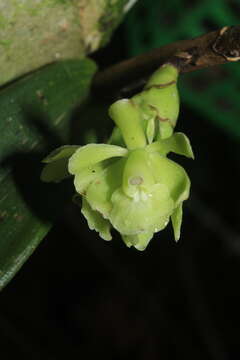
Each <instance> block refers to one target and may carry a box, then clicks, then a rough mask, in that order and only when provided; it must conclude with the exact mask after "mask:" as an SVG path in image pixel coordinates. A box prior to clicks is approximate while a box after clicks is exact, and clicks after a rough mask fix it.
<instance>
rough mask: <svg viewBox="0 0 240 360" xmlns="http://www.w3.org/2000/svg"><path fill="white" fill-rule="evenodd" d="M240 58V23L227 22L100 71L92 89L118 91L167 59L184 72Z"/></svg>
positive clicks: (147, 74)
mask: <svg viewBox="0 0 240 360" xmlns="http://www.w3.org/2000/svg"><path fill="white" fill-rule="evenodd" d="M238 60H240V25H236V26H229V27H228V26H225V27H223V28H222V29H220V30H217V31H212V32H210V33H207V34H205V35H202V36H199V37H197V38H194V39H190V40H182V41H177V42H174V43H172V44H168V45H165V46H163V47H161V48H158V49H154V50H152V51H150V52H148V53H146V54H142V55H138V56H136V57H133V58H131V59H128V60H125V61H122V62H120V63H118V64H115V65H113V66H111V67H109V68H108V69H106V70H103V71H101V72H98V73H97V74H96V76H95V79H94V82H93V89H94V90H96V91H98V92H101V93H102V92H105V93H112V92H113V91H119V90H120V89H121V88H122V87H124V86H126V85H128V84H130V83H133V82H136V81H139V80H140V79H143V78H144V77H146V76H149V75H150V74H151V73H152V72H153V71H154V70H156V69H157V68H158V67H159V66H160V65H162V64H163V63H165V62H173V63H174V64H175V66H177V67H178V69H179V70H180V72H183V73H184V72H190V71H195V70H199V69H202V68H205V67H208V66H214V65H220V64H225V63H227V62H230V61H238Z"/></svg>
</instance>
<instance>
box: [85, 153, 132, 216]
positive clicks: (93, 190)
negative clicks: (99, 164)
mask: <svg viewBox="0 0 240 360" xmlns="http://www.w3.org/2000/svg"><path fill="white" fill-rule="evenodd" d="M125 161H126V160H125V158H123V159H119V160H116V161H115V162H114V163H113V164H112V165H109V166H108V167H107V168H106V169H105V170H104V171H102V172H101V173H97V176H96V177H95V178H94V181H92V182H91V184H90V185H89V187H88V188H87V191H86V199H87V201H88V203H89V204H90V206H91V207H92V209H93V210H97V211H99V212H100V213H101V214H102V215H103V217H104V218H108V216H109V213H110V210H111V208H112V203H111V196H112V193H113V192H114V191H115V190H116V189H117V188H119V187H120V186H121V184H122V174H123V168H124V165H125Z"/></svg>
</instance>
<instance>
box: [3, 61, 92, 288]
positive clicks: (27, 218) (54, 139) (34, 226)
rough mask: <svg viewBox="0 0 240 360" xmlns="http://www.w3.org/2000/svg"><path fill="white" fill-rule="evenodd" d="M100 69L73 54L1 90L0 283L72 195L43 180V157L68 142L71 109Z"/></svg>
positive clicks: (24, 255) (81, 100)
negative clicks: (69, 58)
mask: <svg viewBox="0 0 240 360" xmlns="http://www.w3.org/2000/svg"><path fill="white" fill-rule="evenodd" d="M95 71H96V66H95V64H94V63H93V62H92V61H90V60H88V59H85V60H69V61H65V62H60V63H57V64H53V65H49V66H47V67H45V68H43V69H41V70H39V71H37V72H36V73H33V74H31V75H29V76H27V77H25V78H22V79H21V80H19V81H17V82H15V83H12V84H11V85H10V86H8V87H5V88H4V89H3V90H1V91H0V134H1V140H0V185H1V186H0V289H2V288H3V287H4V286H5V285H6V284H7V283H8V282H9V281H10V280H11V278H12V277H13V276H14V274H15V273H16V272H17V270H18V269H19V268H20V267H21V266H22V265H23V263H24V262H25V261H26V260H27V258H28V257H29V256H30V255H31V253H32V252H33V251H34V249H35V248H36V247H37V245H38V244H39V243H40V241H41V240H42V239H43V238H44V236H45V235H46V233H47V232H48V230H49V229H50V227H51V224H52V222H53V221H54V219H55V218H56V216H57V215H58V212H60V211H61V209H62V208H63V206H64V204H65V202H66V200H67V199H68V198H69V191H68V190H67V189H68V186H67V184H66V183H63V184H57V185H56V184H45V183H43V182H42V181H41V180H40V173H41V170H42V166H41V160H42V159H43V158H44V156H46V155H47V154H48V153H49V152H50V151H51V149H53V148H56V147H57V146H60V145H62V144H64V143H69V141H70V138H69V135H70V130H71V124H70V116H71V111H72V109H73V107H74V106H76V104H80V103H81V102H83V101H85V99H86V97H87V96H88V92H89V87H90V83H91V79H92V76H93V75H94V73H95ZM63 189H64V191H63Z"/></svg>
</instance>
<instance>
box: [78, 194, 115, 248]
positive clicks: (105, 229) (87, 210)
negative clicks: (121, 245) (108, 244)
mask: <svg viewBox="0 0 240 360" xmlns="http://www.w3.org/2000/svg"><path fill="white" fill-rule="evenodd" d="M81 212H82V214H83V215H84V217H85V218H86V220H87V222H88V226H89V228H90V229H91V230H95V231H97V232H99V236H100V237H101V238H102V239H104V240H107V241H109V240H112V236H111V233H110V227H111V225H110V223H109V221H108V220H106V219H104V218H103V217H102V215H101V214H100V213H99V212H97V211H94V210H92V209H91V207H90V205H89V204H88V202H87V201H86V200H85V199H84V198H83V199H82V210H81Z"/></svg>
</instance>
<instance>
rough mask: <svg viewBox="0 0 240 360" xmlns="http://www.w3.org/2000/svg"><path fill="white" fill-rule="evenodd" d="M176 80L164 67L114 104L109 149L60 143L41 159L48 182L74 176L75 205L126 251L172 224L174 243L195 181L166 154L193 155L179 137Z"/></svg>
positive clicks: (91, 225) (172, 70) (185, 140)
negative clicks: (116, 238) (119, 240)
mask: <svg viewBox="0 0 240 360" xmlns="http://www.w3.org/2000/svg"><path fill="white" fill-rule="evenodd" d="M177 78H178V70H177V68H176V67H175V66H173V65H171V64H164V65H163V66H162V67H160V68H159V69H158V70H157V71H156V72H155V73H154V74H153V75H152V76H151V78H150V79H149V81H148V82H147V84H146V86H145V88H144V89H143V91H142V92H140V93H139V94H137V95H135V96H133V97H132V98H131V99H121V100H118V101H116V102H114V103H113V104H112V105H111V106H110V108H109V115H110V117H111V119H112V120H113V121H114V123H115V125H116V126H115V128H114V130H113V133H112V135H111V137H110V139H109V141H108V143H107V144H87V145H85V146H74V145H71V146H62V147H60V148H58V149H56V150H55V151H53V152H52V153H51V154H50V155H49V156H47V157H46V158H45V159H44V160H43V162H44V163H46V165H45V167H44V169H43V171H42V175H41V178H42V180H43V181H47V182H49V181H55V182H57V181H60V180H62V179H64V178H65V177H67V176H69V175H73V177H74V186H75V190H76V194H77V196H76V197H75V200H76V202H77V203H78V204H80V206H81V212H82V214H83V215H84V217H85V218H86V220H87V222H88V226H89V228H90V229H92V230H96V231H97V232H98V233H99V235H100V237H101V238H103V239H104V240H111V239H112V235H111V229H112V228H113V229H115V230H117V231H118V232H119V233H120V234H121V237H122V239H123V241H124V242H125V244H126V245H127V246H128V247H131V246H134V247H135V248H136V249H138V250H144V249H145V248H146V246H147V245H148V243H149V241H150V240H151V239H152V237H153V235H154V233H156V232H159V231H160V230H162V229H164V228H165V227H166V226H167V224H168V223H169V221H170V219H171V222H172V226H173V230H174V238H175V240H176V241H177V240H178V239H179V237H180V229H181V223H182V205H183V201H184V200H186V199H187V198H188V196H189V190H190V180H189V177H188V175H187V173H186V172H185V170H184V169H183V168H182V167H181V166H180V165H178V164H177V163H176V162H174V161H172V160H170V159H169V158H168V157H167V155H168V154H169V153H170V152H174V153H176V154H180V155H184V156H187V157H189V158H193V152H192V149H191V145H190V142H189V140H188V138H187V137H186V135H184V134H183V133H178V132H174V128H175V125H176V121H177V118H178V114H179V96H178V90H177Z"/></svg>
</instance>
